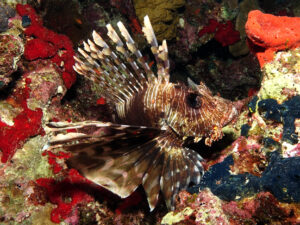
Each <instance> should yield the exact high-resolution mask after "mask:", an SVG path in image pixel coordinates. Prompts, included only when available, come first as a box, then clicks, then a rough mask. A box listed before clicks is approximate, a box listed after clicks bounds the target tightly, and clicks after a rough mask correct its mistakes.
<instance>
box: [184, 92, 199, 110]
mask: <svg viewBox="0 0 300 225" xmlns="http://www.w3.org/2000/svg"><path fill="white" fill-rule="evenodd" d="M186 103H187V104H188V106H189V107H191V108H194V109H199V108H200V107H201V103H202V101H201V95H200V94H198V93H189V94H188V95H187V97H186Z"/></svg>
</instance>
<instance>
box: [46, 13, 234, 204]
mask: <svg viewBox="0 0 300 225" xmlns="http://www.w3.org/2000/svg"><path fill="white" fill-rule="evenodd" d="M106 27H107V34H106V35H100V34H98V33H97V32H95V31H94V32H93V33H92V40H87V41H86V42H83V46H82V47H81V48H78V52H79V53H80V55H79V56H77V57H75V60H76V64H75V66H74V69H75V70H76V71H77V72H78V73H79V74H81V75H83V76H85V77H87V78H88V79H91V80H93V81H94V82H95V83H97V84H98V85H99V86H100V87H101V88H102V89H103V95H104V97H106V98H107V102H108V104H109V105H110V107H111V108H112V109H113V110H114V113H115V116H116V118H117V119H116V121H113V122H112V123H103V122H99V121H84V122H78V123H71V124H67V123H50V124H49V132H51V133H52V135H53V138H52V140H51V141H50V144H51V145H52V148H57V147H64V148H65V149H66V150H68V151H70V152H72V153H73V157H71V158H70V159H69V160H68V164H69V165H70V166H71V167H74V168H76V169H78V170H79V171H80V172H81V173H82V174H83V175H84V176H85V177H87V178H88V179H90V180H91V181H93V182H95V183H97V184H99V185H101V186H103V187H105V188H107V189H108V190H110V191H112V192H114V193H115V194H117V195H119V196H120V197H123V198H124V197H127V196H128V195H130V194H131V193H132V192H133V191H134V190H135V189H136V188H137V187H138V186H139V185H143V187H144V190H145V192H146V194H147V199H148V203H149V206H150V209H151V210H152V209H154V207H155V206H156V203H157V201H158V198H159V192H160V191H162V193H163V196H164V198H165V201H166V203H167V206H168V207H172V206H173V203H174V197H175V195H176V194H177V193H178V192H179V191H180V190H181V189H185V188H186V187H187V186H188V185H189V183H190V182H194V183H199V181H200V178H201V176H202V174H203V168H202V163H201V161H202V158H201V156H200V155H198V154H197V153H196V152H195V151H193V150H190V149H188V148H185V147H184V146H183V142H184V139H185V138H186V137H188V136H193V137H195V140H199V139H201V138H202V137H204V138H205V141H206V143H207V144H208V145H210V144H211V142H212V141H215V140H217V139H219V138H221V137H222V135H223V134H222V132H221V128H222V127H223V126H224V125H226V124H227V123H228V122H230V121H231V120H232V118H233V117H234V116H235V115H236V114H237V113H236V110H235V108H234V106H233V105H232V103H231V102H230V101H227V100H225V99H223V98H220V97H217V96H213V95H212V93H211V92H210V91H209V90H208V88H206V86H205V85H203V84H200V85H193V87H187V86H185V85H183V84H174V83H170V82H169V60H168V48H167V44H166V41H163V43H162V45H159V44H158V42H157V40H156V37H155V34H154V31H153V29H152V26H151V23H150V20H149V18H148V17H147V16H146V17H145V18H144V27H143V32H144V34H145V38H146V39H147V41H148V43H149V44H150V45H151V51H152V53H153V54H154V57H155V60H156V66H157V69H158V70H157V74H154V72H153V71H152V70H151V69H150V68H149V66H148V63H147V62H146V61H145V59H144V57H143V55H142V53H141V52H140V50H139V49H138V48H137V45H136V43H135V42H134V40H133V39H132V37H131V35H130V33H129V32H128V30H127V29H126V28H125V26H124V24H123V23H122V22H118V23H117V27H118V30H115V28H114V27H113V26H112V25H111V24H108V25H107V26H106ZM118 33H120V35H119V34H118ZM191 96H192V97H193V96H196V97H197V101H198V102H196V103H197V104H198V105H197V107H194V105H193V104H194V102H190V101H191V100H189V99H190V98H191ZM117 122H118V123H120V124H118V123H117ZM124 124H125V125H124ZM68 129H76V132H73V133H67V132H66V131H67V130H68ZM95 129H96V130H97V129H100V131H99V130H98V131H97V132H95ZM90 130H93V131H94V132H87V131H90Z"/></svg>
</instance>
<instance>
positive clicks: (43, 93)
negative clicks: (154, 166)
mask: <svg viewBox="0 0 300 225" xmlns="http://www.w3.org/2000/svg"><path fill="white" fill-rule="evenodd" d="M39 2H40V3H39ZM53 2H54V1H46V0H45V1H34V0H32V1H30V0H28V1H26V2H25V1H23V2H22V1H21V0H20V1H17V0H7V1H3V3H5V4H0V32H1V33H0V157H1V163H0V223H1V224H49V225H53V224H58V223H60V224H221V223H222V224H299V223H300V207H299V204H300V194H299V191H298V190H299V189H300V186H299V176H300V174H299V171H300V170H299V165H300V144H299V141H300V115H299V112H300V108H299V106H300V97H299V96H300V75H299V74H300V48H297V47H299V37H300V36H299V35H300V34H299V28H298V27H299V18H296V17H291V16H299V12H300V10H299V1H290V2H289V1H269V0H263V1H255V0H243V1H237V0H226V1H225V0H224V1H215V0H205V1H203V0H188V1H173V2H171V1H165V0H164V1H154V2H153V1H152V2H150V1H140V0H134V1H131V0H110V1H104V0H99V1H85V2H83V1H71V2H65V1H61V0H57V1H55V2H57V3H55V4H54V3H53ZM297 2H298V3H297ZM1 3H2V2H1ZM18 3H31V4H32V6H33V5H34V6H35V9H34V8H33V7H32V6H30V5H20V4H19V5H18ZM52 3H53V4H52ZM58 3H59V4H58ZM297 4H298V5H297ZM8 5H9V6H8ZM61 5H63V6H66V5H67V6H70V5H71V6H74V8H72V9H71V8H68V7H65V8H64V9H61V10H56V9H57V7H59V6H61ZM283 6H284V7H283ZM260 8H261V9H262V10H264V11H265V12H268V13H272V14H274V15H277V16H273V15H271V14H265V13H262V12H260V11H257V10H255V11H251V10H253V9H260ZM249 11H251V12H250V14H249V16H248V17H247V14H248V12H249ZM14 12H17V14H16V15H15V14H14ZM61 13H63V14H65V15H61ZM144 14H149V16H150V19H151V21H152V23H153V24H154V29H155V31H156V32H157V34H158V36H159V40H162V39H168V40H170V41H168V46H169V55H170V58H171V60H170V70H171V78H172V79H173V80H176V79H177V80H181V81H183V82H185V81H186V77H187V76H190V77H192V78H193V79H194V80H195V81H200V80H201V81H203V82H205V83H206V84H207V85H208V86H209V87H210V88H211V89H212V91H214V92H215V93H220V94H221V95H222V96H225V97H227V98H231V99H232V100H233V99H234V100H236V99H243V98H244V99H243V101H241V102H238V103H237V104H241V105H242V104H243V103H245V102H249V103H248V105H246V106H245V107H243V108H242V109H241V110H242V112H241V114H240V117H239V118H238V119H237V120H236V121H234V123H232V124H230V125H228V126H227V127H225V128H224V129H223V133H224V134H226V137H225V138H228V139H230V141H228V140H226V141H228V143H227V142H226V141H224V142H222V141H221V142H220V143H217V144H216V145H213V146H212V147H211V148H209V149H207V148H205V147H203V145H201V142H200V143H199V144H198V145H197V144H194V143H193V144H192V146H193V147H194V149H195V150H197V151H199V152H200V153H201V154H202V155H203V157H204V158H205V161H206V162H205V168H206V170H207V171H206V173H205V175H204V177H203V179H202V181H201V183H200V184H195V185H194V186H191V187H190V188H189V189H188V190H187V191H182V192H181V193H180V194H179V195H178V196H177V197H176V198H177V200H176V202H177V203H176V208H175V210H173V211H170V212H168V211H167V209H166V207H165V206H164V205H163V204H159V206H158V207H157V209H155V210H154V212H151V213H149V210H148V208H147V202H146V201H147V200H146V197H145V193H144V191H143V190H142V189H141V188H138V189H137V190H136V192H135V193H134V194H133V195H132V196H131V197H129V198H126V199H120V198H118V197H117V196H115V195H113V194H112V193H110V192H107V191H106V190H104V189H103V188H101V187H99V186H96V185H94V184H92V183H91V182H90V181H88V180H86V179H85V178H83V177H82V176H80V175H79V173H78V172H77V171H75V170H73V169H71V170H70V169H68V167H67V165H66V163H65V161H66V159H67V158H68V157H69V156H70V155H69V154H67V153H66V152H64V151H62V150H59V151H52V150H51V149H48V150H45V148H47V142H48V136H47V134H46V131H47V128H46V124H47V123H48V121H82V120H87V119H90V120H103V121H106V120H108V119H109V118H110V116H111V115H110V111H109V109H108V108H107V106H106V100H105V99H104V98H103V97H102V96H101V95H100V94H99V93H100V91H99V87H97V86H96V85H95V83H93V82H91V81H88V80H85V79H83V78H82V77H79V78H78V80H77V81H76V83H75V80H76V74H75V72H74V71H73V68H72V66H73V56H74V54H75V52H74V50H73V44H72V42H71V41H70V40H72V41H73V42H74V45H77V44H78V43H80V40H81V39H83V38H86V36H87V35H88V33H89V31H90V30H91V29H96V30H97V31H99V32H100V33H103V32H104V31H105V25H106V23H108V22H111V23H112V24H115V23H116V22H117V21H119V20H121V21H123V23H124V24H125V25H126V27H127V28H128V29H129V30H131V32H132V36H133V37H134V39H135V40H137V43H138V45H139V48H140V49H142V51H145V52H146V51H148V49H147V47H146V46H145V43H144V42H142V41H140V40H139V36H140V35H141V32H142V31H141V26H140V23H142V18H143V16H144ZM287 16H289V17H287ZM56 18H57V19H56ZM64 18H66V19H65V21H64ZM247 19H248V22H247V25H246V30H245V28H244V25H245V23H246V20H247ZM57 32H58V33H63V34H58V33H57ZM67 36H69V37H67ZM69 38H70V39H69ZM246 38H248V44H249V48H248V46H247V45H246ZM248 49H250V51H251V52H250V53H248ZM253 53H254V55H255V56H256V57H257V58H255V56H254V55H252V54H253ZM233 56H234V57H233ZM257 59H258V61H257ZM149 61H151V58H150V60H149ZM258 62H259V63H260V65H259V63H258ZM151 66H152V68H153V69H154V70H155V69H156V66H155V65H152V64H151ZM239 108H241V107H239ZM187 144H189V143H187ZM219 146H221V147H219ZM199 189H200V190H201V191H200V192H199Z"/></svg>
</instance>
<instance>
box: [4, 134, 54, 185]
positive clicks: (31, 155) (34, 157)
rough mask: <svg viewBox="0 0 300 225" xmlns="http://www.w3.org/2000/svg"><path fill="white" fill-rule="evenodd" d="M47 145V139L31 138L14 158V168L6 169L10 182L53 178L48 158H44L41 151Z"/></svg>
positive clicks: (40, 137)
mask: <svg viewBox="0 0 300 225" xmlns="http://www.w3.org/2000/svg"><path fill="white" fill-rule="evenodd" d="M45 143H46V137H42V136H36V137H34V138H31V139H30V140H29V141H27V142H26V144H25V145H24V146H23V148H22V149H19V150H18V151H17V152H16V154H15V155H14V157H13V158H12V160H13V163H14V164H15V166H14V167H9V168H7V169H6V175H7V176H8V178H7V180H8V181H14V180H16V179H20V178H22V179H24V180H36V179H38V178H41V177H52V176H53V173H52V170H51V167H50V165H49V163H48V159H47V157H44V156H42V152H41V149H42V148H43V146H44V144H45Z"/></svg>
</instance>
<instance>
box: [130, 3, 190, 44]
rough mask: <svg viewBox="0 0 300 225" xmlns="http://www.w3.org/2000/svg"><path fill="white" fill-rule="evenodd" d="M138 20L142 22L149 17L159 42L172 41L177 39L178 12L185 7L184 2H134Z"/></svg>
mask: <svg viewBox="0 0 300 225" xmlns="http://www.w3.org/2000/svg"><path fill="white" fill-rule="evenodd" d="M133 2H134V7H135V11H136V15H137V17H138V19H139V20H140V21H141V22H142V21H143V18H144V16H145V15H148V16H149V18H150V21H151V23H152V26H153V29H154V31H155V34H156V37H157V39H158V41H162V40H163V39H166V40H170V39H173V38H175V37H176V28H177V24H178V21H179V17H178V15H177V12H176V10H177V9H178V8H180V7H182V6H184V4H185V1H184V0H174V1H172V0H163V1H162V0H134V1H133Z"/></svg>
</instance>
